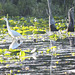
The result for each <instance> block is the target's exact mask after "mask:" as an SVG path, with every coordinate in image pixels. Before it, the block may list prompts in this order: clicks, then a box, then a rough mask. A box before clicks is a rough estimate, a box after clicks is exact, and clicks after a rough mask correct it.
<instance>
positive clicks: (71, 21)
mask: <svg viewBox="0 0 75 75" xmlns="http://www.w3.org/2000/svg"><path fill="white" fill-rule="evenodd" d="M68 18H69V25H68V27H67V31H68V32H74V7H72V8H71V9H70V10H69V11H68Z"/></svg>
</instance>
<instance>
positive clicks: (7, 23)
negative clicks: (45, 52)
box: [6, 20, 10, 31]
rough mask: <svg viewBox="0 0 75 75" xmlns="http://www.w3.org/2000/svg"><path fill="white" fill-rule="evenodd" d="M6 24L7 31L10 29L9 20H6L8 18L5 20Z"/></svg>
mask: <svg viewBox="0 0 75 75" xmlns="http://www.w3.org/2000/svg"><path fill="white" fill-rule="evenodd" d="M6 25H7V29H8V31H9V30H10V27H9V22H8V20H6Z"/></svg>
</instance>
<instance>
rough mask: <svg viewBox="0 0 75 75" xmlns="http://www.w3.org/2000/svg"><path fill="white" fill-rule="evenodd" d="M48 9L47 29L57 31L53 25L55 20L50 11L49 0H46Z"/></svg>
mask: <svg viewBox="0 0 75 75" xmlns="http://www.w3.org/2000/svg"><path fill="white" fill-rule="evenodd" d="M47 2H48V9H49V31H50V30H51V31H58V30H57V29H56V26H55V20H54V18H53V16H52V13H51V0H47Z"/></svg>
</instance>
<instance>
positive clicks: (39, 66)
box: [0, 35, 75, 75]
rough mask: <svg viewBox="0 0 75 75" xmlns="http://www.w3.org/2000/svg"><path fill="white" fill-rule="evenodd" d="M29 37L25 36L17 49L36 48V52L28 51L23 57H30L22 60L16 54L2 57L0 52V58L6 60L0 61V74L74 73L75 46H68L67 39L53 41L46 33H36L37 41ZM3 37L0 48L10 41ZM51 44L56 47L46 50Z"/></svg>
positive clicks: (39, 74)
mask: <svg viewBox="0 0 75 75" xmlns="http://www.w3.org/2000/svg"><path fill="white" fill-rule="evenodd" d="M39 36H40V38H38V37H39ZM29 37H32V36H26V38H25V39H23V43H22V44H21V45H20V46H19V47H18V49H21V50H22V51H25V50H28V49H30V50H33V49H34V48H36V49H37V52H34V53H32V54H31V53H28V54H27V55H26V56H25V57H30V58H27V59H25V60H23V61H22V60H20V59H18V56H11V57H4V55H3V54H1V55H0V58H2V59H3V60H5V61H6V62H4V63H3V62H2V63H0V75H75V47H70V45H69V41H68V39H66V40H58V41H57V42H56V43H55V42H54V41H53V42H50V40H49V37H47V35H37V42H34V41H33V38H31V39H29ZM4 39H6V42H4V43H3V42H0V49H5V48H6V49H8V48H9V45H10V44H11V42H12V39H11V37H9V36H6V37H5V38H4ZM52 43H53V44H52ZM52 45H55V46H56V47H57V48H56V49H52V50H50V51H49V52H47V50H48V49H50V48H51V46H52ZM33 56H34V57H35V58H33ZM12 58H13V59H12ZM10 60H11V61H10Z"/></svg>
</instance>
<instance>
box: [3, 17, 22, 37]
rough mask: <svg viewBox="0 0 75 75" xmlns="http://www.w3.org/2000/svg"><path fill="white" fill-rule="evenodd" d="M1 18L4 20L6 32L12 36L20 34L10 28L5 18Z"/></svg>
mask: <svg viewBox="0 0 75 75" xmlns="http://www.w3.org/2000/svg"><path fill="white" fill-rule="evenodd" d="M3 20H5V21H6V24H7V29H8V33H9V34H10V35H11V36H12V37H13V38H15V37H18V36H22V35H21V34H20V33H18V32H16V31H14V30H11V29H10V27H9V23H8V20H7V18H3Z"/></svg>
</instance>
